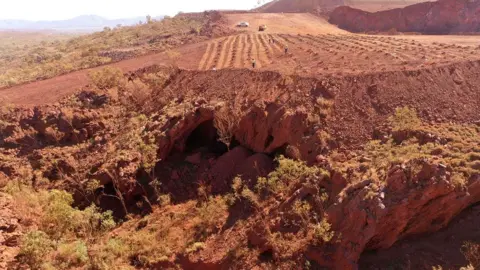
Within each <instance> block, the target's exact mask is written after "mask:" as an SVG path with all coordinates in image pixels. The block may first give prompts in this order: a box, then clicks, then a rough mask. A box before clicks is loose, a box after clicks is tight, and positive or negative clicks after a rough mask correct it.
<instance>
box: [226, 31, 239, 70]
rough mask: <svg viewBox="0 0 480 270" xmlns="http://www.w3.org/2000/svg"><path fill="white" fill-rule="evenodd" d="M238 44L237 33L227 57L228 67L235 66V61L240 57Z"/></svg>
mask: <svg viewBox="0 0 480 270" xmlns="http://www.w3.org/2000/svg"><path fill="white" fill-rule="evenodd" d="M239 44H240V36H239V35H237V36H235V39H234V41H233V47H232V54H231V57H230V58H229V63H228V66H229V67H235V62H236V60H237V59H238V58H239V57H240V55H239Z"/></svg>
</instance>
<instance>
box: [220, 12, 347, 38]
mask: <svg viewBox="0 0 480 270" xmlns="http://www.w3.org/2000/svg"><path fill="white" fill-rule="evenodd" d="M225 16H226V18H227V20H228V23H229V25H230V26H231V27H235V25H236V24H238V23H239V22H242V21H247V22H249V23H250V28H248V29H247V31H251V32H258V26H259V25H262V24H266V25H267V27H268V32H269V33H285V34H287V33H289V34H290V33H291V34H311V35H315V34H324V33H331V34H335V33H345V31H343V30H340V29H338V28H337V27H335V26H334V25H331V24H329V23H328V22H327V21H326V20H325V19H323V18H320V17H318V16H315V15H312V14H308V13H292V14H280V13H244V14H242V13H239V14H226V15H225Z"/></svg>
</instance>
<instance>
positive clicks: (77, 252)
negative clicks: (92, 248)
mask: <svg viewBox="0 0 480 270" xmlns="http://www.w3.org/2000/svg"><path fill="white" fill-rule="evenodd" d="M88 259H89V258H88V249H87V245H86V244H85V243H84V242H83V241H75V242H71V243H62V244H60V245H59V246H58V248H57V252H56V256H55V265H56V266H57V267H59V268H60V269H71V268H73V267H81V266H84V265H85V264H86V263H87V262H88Z"/></svg>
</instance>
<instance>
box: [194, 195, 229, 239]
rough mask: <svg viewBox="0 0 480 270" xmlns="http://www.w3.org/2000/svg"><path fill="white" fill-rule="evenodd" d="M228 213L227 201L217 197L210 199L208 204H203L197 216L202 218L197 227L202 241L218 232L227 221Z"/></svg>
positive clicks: (198, 209)
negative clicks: (225, 220)
mask: <svg viewBox="0 0 480 270" xmlns="http://www.w3.org/2000/svg"><path fill="white" fill-rule="evenodd" d="M226 212H227V204H226V202H225V199H224V198H222V197H220V196H217V197H210V198H209V199H208V201H207V202H205V203H202V204H201V205H200V206H199V207H198V208H197V214H198V217H199V218H200V223H199V224H198V226H197V232H198V233H199V236H200V239H203V238H204V237H206V236H208V235H210V234H212V233H213V232H216V231H217V230H218V229H219V228H220V226H221V225H222V223H223V222H224V219H225V213H226Z"/></svg>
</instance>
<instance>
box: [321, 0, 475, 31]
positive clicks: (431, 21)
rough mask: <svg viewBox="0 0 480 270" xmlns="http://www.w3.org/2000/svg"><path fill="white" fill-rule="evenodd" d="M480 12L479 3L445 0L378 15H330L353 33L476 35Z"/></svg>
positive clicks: (339, 11)
mask: <svg viewBox="0 0 480 270" xmlns="http://www.w3.org/2000/svg"><path fill="white" fill-rule="evenodd" d="M479 12H480V2H478V1H470V0H441V1H437V2H426V3H420V4H415V5H411V6H408V7H405V8H399V9H392V10H386V11H379V12H375V13H370V12H366V11H362V10H359V9H354V8H350V7H346V6H343V7H338V8H336V9H335V10H334V11H333V12H332V14H330V20H329V21H330V23H332V24H336V25H338V26H339V27H340V28H342V29H345V30H348V31H351V32H370V31H389V30H392V29H396V30H397V31H400V32H420V33H425V34H451V33H472V32H479V31H480V16H478V14H479Z"/></svg>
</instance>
